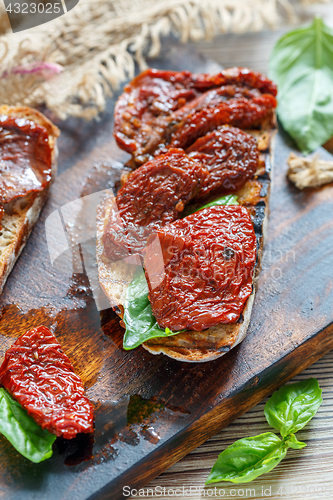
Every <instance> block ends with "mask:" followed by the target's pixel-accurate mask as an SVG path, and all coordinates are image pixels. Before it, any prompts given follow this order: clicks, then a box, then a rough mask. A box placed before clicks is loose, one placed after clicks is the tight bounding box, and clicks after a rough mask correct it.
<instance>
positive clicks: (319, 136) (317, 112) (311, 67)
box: [269, 17, 333, 153]
mask: <svg viewBox="0 0 333 500" xmlns="http://www.w3.org/2000/svg"><path fill="white" fill-rule="evenodd" d="M332 59H333V30H332V29H331V28H329V27H328V26H326V25H325V24H324V22H323V21H322V19H320V18H318V17H316V18H315V19H314V21H313V23H312V24H311V25H310V26H307V27H305V28H299V29H296V30H293V31H290V32H289V33H287V34H286V35H284V36H283V37H282V38H280V40H279V41H278V42H277V44H276V45H275V47H274V49H273V52H272V54H271V58H270V65H269V76H270V78H272V80H274V81H275V83H276V84H277V86H278V89H279V93H278V103H279V104H278V108H277V113H278V117H279V119H280V121H281V123H282V125H283V127H284V128H285V130H286V131H287V132H289V134H290V135H291V136H292V137H293V139H294V140H295V141H296V143H297V145H298V147H299V148H300V150H301V151H302V152H303V153H309V152H311V151H313V150H314V149H316V148H317V147H319V146H320V145H321V144H323V143H324V142H326V141H327V140H328V139H329V138H330V137H331V136H332V135H333V66H332Z"/></svg>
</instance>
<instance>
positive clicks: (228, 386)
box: [0, 46, 333, 500]
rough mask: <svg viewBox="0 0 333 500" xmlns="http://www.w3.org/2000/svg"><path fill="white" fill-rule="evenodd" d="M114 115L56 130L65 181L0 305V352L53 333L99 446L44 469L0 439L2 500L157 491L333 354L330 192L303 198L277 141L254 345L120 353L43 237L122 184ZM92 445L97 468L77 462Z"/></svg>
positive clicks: (171, 62) (62, 450)
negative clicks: (29, 333)
mask: <svg viewBox="0 0 333 500" xmlns="http://www.w3.org/2000/svg"><path fill="white" fill-rule="evenodd" d="M157 64H159V65H160V66H162V67H168V68H170V69H190V70H194V69H195V70H196V71H216V70H217V67H216V65H214V64H213V63H210V62H209V61H207V60H205V59H204V58H201V57H199V56H197V55H196V54H195V53H192V52H191V51H188V49H186V48H185V49H184V48H180V47H178V46H172V47H165V53H164V60H161V61H159V62H157V61H155V62H154V65H157ZM112 112H113V103H112V102H110V103H109V107H108V109H107V111H106V112H105V113H104V114H103V116H102V117H101V121H100V122H98V123H92V124H82V122H79V121H76V120H71V121H68V122H67V123H65V124H59V126H60V128H61V129H62V132H63V134H62V137H61V138H60V141H59V147H60V158H59V166H60V175H59V177H58V179H57V181H56V183H55V184H54V185H53V188H52V194H51V197H50V200H49V202H48V204H47V206H46V208H45V210H44V211H43V214H42V217H41V219H40V220H39V223H38V225H37V227H36V228H35V230H34V232H33V234H32V237H31V238H30V240H29V242H28V244H27V247H26V249H25V252H24V254H23V255H22V256H21V258H20V259H19V262H18V265H17V266H16V268H15V269H14V272H13V273H12V275H11V277H10V280H9V282H8V284H7V286H6V289H5V292H4V294H3V295H2V297H1V304H0V305H1V317H0V334H1V336H0V345H1V353H3V352H4V351H5V349H6V348H7V347H8V346H9V345H10V344H11V343H12V342H13V339H15V338H16V337H17V336H18V335H19V334H20V333H23V332H24V331H25V330H26V329H27V328H31V327H33V326H36V325H38V324H40V323H44V324H45V325H46V326H49V327H50V328H51V329H52V330H53V331H54V332H55V334H56V336H57V338H58V340H59V341H60V343H61V344H62V346H63V348H64V350H65V352H66V353H67V354H68V356H69V357H70V359H71V360H72V362H73V364H74V367H75V369H76V371H77V372H78V373H79V374H80V375H81V376H82V378H83V381H84V383H85V385H86V387H87V395H88V397H89V398H90V399H91V400H92V402H93V403H94V404H95V417H96V431H95V443H92V442H90V441H89V440H82V439H81V440H80V439H78V440H76V441H73V442H70V443H66V442H64V441H60V440H57V443H56V445H55V453H54V456H53V457H52V459H50V460H48V461H46V462H44V463H42V464H39V465H35V464H31V463H29V462H28V461H27V460H25V459H24V458H22V457H20V456H19V455H18V454H17V453H16V452H15V450H13V449H12V448H11V446H10V445H9V444H8V443H7V442H6V440H5V439H4V438H2V437H1V438H0V498H4V499H6V500H12V499H15V500H21V499H27V498H28V499H29V498H34V499H36V500H44V499H49V498H52V500H58V499H59V500H60V499H62V500H65V499H69V498H70V499H71V500H76V499H77V500H83V499H88V498H91V499H92V498H96V499H97V498H98V499H110V498H112V499H113V498H115V499H116V498H122V488H123V486H124V485H131V486H132V487H140V486H143V485H144V484H147V483H148V482H149V481H150V480H151V479H152V478H153V477H155V476H156V475H158V474H160V473H161V472H162V471H163V470H165V469H166V468H168V467H169V466H170V465H171V464H173V463H174V462H176V461H177V460H179V459H181V458H182V457H183V456H184V455H186V454H187V453H188V452H189V451H191V450H193V449H194V448H195V447H197V446H198V444H200V443H203V442H204V441H205V440H207V439H208V438H209V437H211V436H213V435H214V434H216V432H218V431H219V430H220V429H222V428H223V427H225V426H227V425H228V424H229V423H230V422H232V421H233V420H234V419H235V418H237V417H238V416H240V415H242V414H243V413H244V412H245V411H246V410H247V409H248V408H250V407H252V406H253V405H255V404H256V403H258V402H259V401H261V400H262V399H263V398H264V397H266V396H267V394H269V393H270V392H271V391H272V390H274V389H275V388H276V387H278V386H279V385H281V384H282V383H284V382H285V381H286V380H288V379H290V378H291V377H293V376H294V375H295V374H297V373H299V372H300V371H302V370H303V369H305V368H306V367H307V366H308V365H310V364H311V363H313V362H314V361H315V360H316V359H318V358H319V357H321V356H322V355H323V354H324V353H325V352H327V351H328V350H329V349H331V348H332V347H333V336H332V335H331V334H332V332H333V308H332V307H331V306H332V299H333V286H332V280H331V277H330V275H329V273H328V272H327V270H328V269H330V268H332V265H333V255H332V252H331V248H332V244H333V231H332V229H333V217H332V213H333V211H332V208H333V207H332V205H333V196H332V195H333V188H332V186H328V187H326V188H324V189H322V190H317V191H312V192H306V193H300V192H298V191H297V190H296V189H295V188H294V187H293V186H291V185H290V184H289V183H288V182H287V180H286V177H285V170H286V163H285V161H286V157H287V156H288V154H289V152H290V150H292V149H293V146H292V144H290V143H289V141H288V139H287V138H286V137H284V136H283V134H280V135H279V136H278V139H277V147H276V162H275V176H274V185H273V190H272V197H271V220H270V226H269V237H268V244H267V248H266V252H265V254H264V257H263V270H262V273H261V275H260V280H259V287H258V293H257V297H256V301H255V306H254V310H253V317H252V321H251V326H250V329H249V333H248V336H247V338H246V339H245V341H244V342H243V343H242V344H241V345H240V346H239V347H237V348H236V349H234V350H233V351H232V352H231V353H230V354H228V356H225V357H223V358H221V359H218V360H216V361H214V362H211V363H207V364H204V365H196V364H193V365H188V364H182V363H178V362H176V361H174V360H171V359H168V358H166V357H164V356H158V357H154V356H151V355H150V354H149V353H147V352H145V351H144V350H143V349H142V348H139V349H137V350H134V351H132V352H124V351H123V350H122V349H121V340H122V330H121V328H120V327H119V322H118V319H117V317H116V316H115V314H114V313H113V312H111V311H110V310H106V311H103V312H102V314H101V315H100V313H99V312H98V310H97V308H96V305H95V302H94V300H93V297H92V295H91V291H90V289H89V286H88V283H87V280H86V279H85V277H84V275H83V274H80V273H79V272H78V273H77V274H75V275H74V276H73V274H72V269H71V268H70V267H68V268H67V269H64V268H63V267H62V268H60V269H56V268H52V267H51V264H50V261H49V256H48V252H47V247H46V241H45V232H44V231H45V227H44V226H45V220H46V217H47V216H48V215H50V214H51V213H52V212H53V211H54V210H56V209H58V208H59V207H61V206H62V205H64V204H66V203H68V202H70V201H72V200H75V199H76V198H77V197H79V196H81V195H82V194H89V193H91V192H96V191H98V190H100V189H104V188H105V187H107V184H108V183H109V185H112V184H113V183H114V180H115V178H116V177H117V175H119V168H120V164H119V163H115V162H116V161H118V162H119V161H121V160H123V159H124V156H123V155H120V152H119V150H118V149H117V148H116V147H115V144H114V141H113V140H112V139H111V131H112ZM323 154H324V153H323ZM325 154H327V155H328V153H325ZM79 264H80V263H78V264H77V271H79V270H80V269H79V268H80V265H79ZM323 298H324V300H323ZM92 446H93V458H91V459H90V460H88V461H81V463H78V462H79V460H80V458H81V459H83V458H87V455H88V456H89V447H92Z"/></svg>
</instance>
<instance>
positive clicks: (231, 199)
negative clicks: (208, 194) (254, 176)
mask: <svg viewBox="0 0 333 500" xmlns="http://www.w3.org/2000/svg"><path fill="white" fill-rule="evenodd" d="M237 199H238V197H237V196H235V195H233V194H228V195H227V196H222V198H218V199H217V200H214V201H211V202H210V203H207V205H204V206H203V207H200V208H198V210H196V211H199V210H203V209H204V208H209V207H215V206H216V205H238V201H237Z"/></svg>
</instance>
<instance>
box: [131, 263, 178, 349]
mask: <svg viewBox="0 0 333 500" xmlns="http://www.w3.org/2000/svg"><path fill="white" fill-rule="evenodd" d="M148 291H149V290H148V284H147V280H146V277H145V274H144V272H143V269H142V268H141V267H140V268H138V269H137V271H136V272H135V274H134V277H133V280H132V282H131V283H130V284H129V286H128V287H127V290H126V300H125V304H124V317H123V321H124V323H125V326H126V331H125V335H124V340H123V347H124V349H126V350H128V349H134V348H135V347H138V346H139V345H140V344H142V343H143V342H146V341H147V340H150V339H153V338H156V337H170V335H176V334H177V333H179V332H172V331H171V330H169V328H165V329H162V328H160V327H159V326H158V324H157V321H156V319H155V318H154V316H153V312H152V309H151V305H150V302H149V299H148Z"/></svg>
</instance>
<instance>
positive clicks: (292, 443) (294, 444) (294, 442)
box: [285, 434, 306, 450]
mask: <svg viewBox="0 0 333 500" xmlns="http://www.w3.org/2000/svg"><path fill="white" fill-rule="evenodd" d="M285 443H286V444H287V445H288V446H289V447H290V448H294V450H301V449H302V448H304V447H305V446H306V444H305V443H302V441H298V439H297V437H296V436H295V434H290V436H287V438H285Z"/></svg>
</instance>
